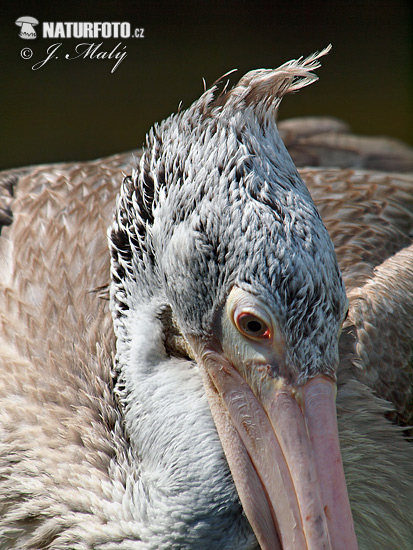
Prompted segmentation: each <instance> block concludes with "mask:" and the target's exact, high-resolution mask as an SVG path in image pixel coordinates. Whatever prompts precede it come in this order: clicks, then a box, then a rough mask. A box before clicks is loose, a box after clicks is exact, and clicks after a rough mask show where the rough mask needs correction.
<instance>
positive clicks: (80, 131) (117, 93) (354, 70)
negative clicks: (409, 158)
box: [0, 0, 413, 168]
mask: <svg viewBox="0 0 413 550" xmlns="http://www.w3.org/2000/svg"><path fill="white" fill-rule="evenodd" d="M412 4H413V2H411V1H410V0H358V1H351V0H336V1H332V0H330V1H323V0H311V1H303V0H301V1H300V0H291V1H287V0H273V1H272V2H270V1H267V2H253V1H252V0H250V1H242V0H241V1H238V2H235V1H228V2H224V1H221V2H217V1H209V2H172V1H168V2H166V1H163V0H161V1H155V0H154V1H139V0H136V1H129V0H123V1H115V0H102V1H100V2H93V1H90V2H87V3H86V2H66V3H57V2H41V1H24V0H23V1H20V2H14V3H11V2H10V3H9V4H7V3H6V2H3V3H2V7H1V21H0V30H1V36H0V41H1V43H0V47H1V59H0V62H1V63H2V67H1V72H0V140H1V141H0V168H11V167H16V166H22V165H27V164H37V163H45V162H55V161H71V160H86V159H93V158H97V157H101V156H104V155H108V154H111V153H116V152H121V151H126V150H129V149H133V148H137V147H140V146H141V145H142V144H143V142H144V138H145V133H146V132H147V130H148V129H149V128H150V126H151V125H152V124H153V123H154V122H156V121H160V120H162V119H163V118H165V117H166V116H168V115H169V114H170V113H172V112H176V110H177V108H178V105H179V103H180V102H181V101H182V103H183V106H184V107H185V106H189V105H190V103H191V102H192V101H193V100H195V99H196V98H197V97H198V96H199V95H200V94H201V93H202V91H203V82H202V78H204V79H205V80H206V82H207V85H211V84H213V82H214V81H215V80H216V79H217V78H218V77H219V76H221V75H222V74H224V73H226V72H227V71H229V70H231V69H234V68H236V69H238V73H236V75H235V76H234V75H231V82H232V83H235V82H236V80H237V79H238V78H239V77H241V76H242V75H243V74H244V73H245V72H247V71H249V70H251V69H253V68H261V67H265V68H272V67H276V66H278V65H280V64H281V63H284V62H285V61H287V60H290V59H293V58H297V57H300V56H301V55H304V56H307V55H309V54H310V53H312V52H313V51H316V50H320V49H322V48H323V47H325V46H326V45H327V44H329V43H330V42H331V43H332V44H333V50H332V52H331V53H330V54H329V55H328V56H327V57H326V58H324V59H323V60H322V64H323V67H322V68H321V69H320V70H319V71H318V75H319V76H320V80H319V82H317V83H316V84H313V85H312V86H310V87H309V88H307V89H305V90H302V91H301V92H300V93H299V94H297V95H295V96H289V97H287V98H286V99H285V100H284V101H283V104H282V107H281V110H280V118H281V119H283V118H287V117H291V116H300V115H307V116H313V115H331V116H335V117H338V118H342V119H344V120H345V121H346V122H348V123H349V124H350V125H351V127H352V129H353V130H354V131H355V132H357V133H362V134H367V135H387V136H394V137H397V138H399V139H401V140H404V141H406V142H408V143H410V144H413V130H412V126H413V125H412V122H413V109H412V96H413V78H412V51H413V30H412V29H413V26H412V23H413V17H412V13H413V8H412ZM23 15H30V16H33V17H35V18H36V19H38V20H39V22H40V25H39V26H37V27H36V29H37V31H38V37H37V39H36V40H22V39H21V38H19V36H18V34H19V31H20V28H19V27H18V26H16V25H15V21H16V20H17V19H18V18H19V17H21V16H23ZM43 21H53V22H57V21H99V22H101V21H109V22H112V21H128V22H130V24H131V27H132V28H135V27H139V28H143V29H144V38H143V39H134V38H130V39H124V40H121V42H122V46H126V50H125V51H126V52H127V57H126V58H125V59H124V60H123V61H122V63H121V64H120V65H119V67H118V68H117V69H116V71H115V72H114V73H111V69H112V67H113V65H114V61H111V60H90V59H72V60H65V59H64V58H63V57H64V56H63V53H70V54H71V55H75V54H74V51H75V50H74V48H75V46H76V44H78V43H80V42H95V43H96V44H97V43H99V42H103V45H102V47H101V48H100V50H99V51H108V52H110V51H111V50H112V49H113V48H114V47H115V46H116V44H117V43H118V42H119V41H120V40H119V39H95V40H93V39H88V40H85V39H81V40H67V39H62V40H59V39H43V38H42V37H41V29H40V27H41V24H42V22H43ZM39 35H40V36H39ZM57 42H62V44H63V45H62V46H61V50H62V55H60V57H59V59H57V60H51V61H50V62H49V63H47V64H46V65H45V66H43V67H42V68H40V69H39V70H36V71H34V70H32V66H33V65H34V63H36V62H39V61H41V60H42V59H44V58H45V57H46V50H47V48H48V47H49V46H51V45H52V44H55V43H57ZM25 47H30V48H31V49H32V50H33V57H32V58H31V59H30V60H26V59H23V58H22V57H21V50H22V49H23V48H25Z"/></svg>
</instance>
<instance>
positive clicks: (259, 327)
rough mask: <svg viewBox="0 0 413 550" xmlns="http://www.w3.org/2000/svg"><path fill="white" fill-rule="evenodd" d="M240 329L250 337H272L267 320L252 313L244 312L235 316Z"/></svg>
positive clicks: (260, 338)
mask: <svg viewBox="0 0 413 550" xmlns="http://www.w3.org/2000/svg"><path fill="white" fill-rule="evenodd" d="M235 324H236V326H237V328H238V330H239V331H240V332H241V333H242V334H243V335H244V336H247V337H248V338H256V339H259V340H263V339H268V338H270V337H271V331H270V329H269V327H268V325H267V323H266V322H265V321H263V320H262V319H260V318H259V317H257V316H256V315H254V314H252V313H247V312H242V313H240V314H238V315H237V316H236V317H235Z"/></svg>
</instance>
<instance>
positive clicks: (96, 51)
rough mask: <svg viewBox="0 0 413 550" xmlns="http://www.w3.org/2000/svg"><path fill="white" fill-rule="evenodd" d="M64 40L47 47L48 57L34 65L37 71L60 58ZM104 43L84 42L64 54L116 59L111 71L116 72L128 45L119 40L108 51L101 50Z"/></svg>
mask: <svg viewBox="0 0 413 550" xmlns="http://www.w3.org/2000/svg"><path fill="white" fill-rule="evenodd" d="M61 45H62V42H57V43H56V44H52V45H51V46H49V47H48V48H47V51H46V53H47V57H46V58H45V59H43V60H42V61H39V62H37V63H35V64H34V65H33V67H32V69H33V70H34V71H37V70H38V69H41V68H42V67H44V66H45V65H46V63H48V62H49V61H50V60H52V59H59V56H58V55H56V52H57V51H58V50H59V48H60V47H61ZM102 45H103V42H100V43H98V44H96V43H95V42H82V43H81V44H77V46H76V47H75V51H74V53H73V54H69V53H67V54H66V55H64V58H65V59H69V60H72V59H79V58H81V57H82V58H83V59H115V60H116V63H115V65H114V66H113V67H112V70H111V71H110V72H111V73H114V72H115V71H116V69H117V68H118V67H119V65H120V63H122V61H123V60H124V59H125V57H126V55H127V53H126V51H125V50H126V46H123V45H122V42H119V43H118V44H117V45H116V46H115V47H114V48H113V50H112V51H110V52H107V51H104V50H101V49H100V48H101V46H102Z"/></svg>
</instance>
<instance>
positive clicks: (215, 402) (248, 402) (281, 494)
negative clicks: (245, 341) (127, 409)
mask: <svg viewBox="0 0 413 550" xmlns="http://www.w3.org/2000/svg"><path fill="white" fill-rule="evenodd" d="M199 359H200V364H202V367H203V376H204V384H205V387H206V392H207V396H208V400H209V404H210V407H211V411H212V415H213V417H214V421H215V423H216V426H217V430H218V433H219V436H220V439H221V442H222V446H223V449H224V452H225V454H226V457H227V460H228V464H229V466H230V469H231V473H232V476H233V478H234V482H235V485H236V487H237V491H238V494H239V497H240V500H241V503H242V505H243V508H244V511H245V514H246V516H247V517H248V520H249V522H250V524H251V527H252V529H253V530H254V533H255V535H256V537H257V540H258V542H259V544H260V546H261V548H262V549H263V550H277V549H282V550H287V549H288V550H304V549H305V550H321V549H326V550H327V549H334V550H356V549H357V540H356V536H355V533H354V527H353V521H352V515H351V510H350V504H349V500H348V495H347V488H346V483H345V478H344V471H343V465H342V460H341V453H340V446H339V439H338V430H337V420H336V407H335V396H336V386H335V384H334V382H333V381H332V380H331V379H329V378H327V377H325V376H322V375H318V376H316V377H314V378H312V379H311V380H309V381H308V382H307V383H306V384H305V385H301V386H297V385H296V386H294V385H286V384H283V383H282V382H280V380H279V379H277V378H272V377H271V376H270V374H268V375H267V376H266V375H265V374H264V375H263V374H262V372H261V373H260V376H259V380H258V382H256V384H255V383H254V384H251V381H249V382H247V381H246V380H245V377H244V376H242V375H241V374H240V372H239V369H237V368H235V367H234V365H233V364H232V363H231V362H230V361H228V360H227V359H226V358H225V356H224V354H223V353H222V350H217V349H216V348H215V350H214V349H212V347H211V346H208V349H205V348H204V350H203V353H202V354H201V356H200V357H199ZM253 385H254V386H255V387H254V391H253V390H252V389H251V388H252V386H253Z"/></svg>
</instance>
